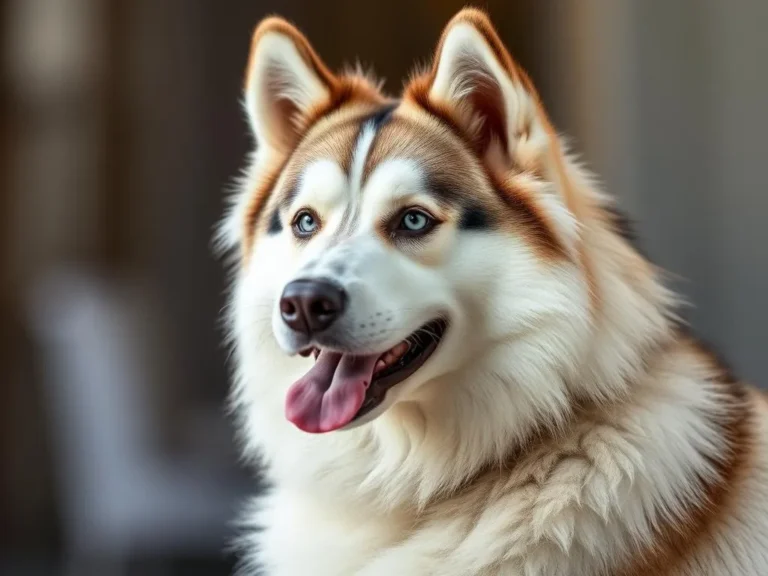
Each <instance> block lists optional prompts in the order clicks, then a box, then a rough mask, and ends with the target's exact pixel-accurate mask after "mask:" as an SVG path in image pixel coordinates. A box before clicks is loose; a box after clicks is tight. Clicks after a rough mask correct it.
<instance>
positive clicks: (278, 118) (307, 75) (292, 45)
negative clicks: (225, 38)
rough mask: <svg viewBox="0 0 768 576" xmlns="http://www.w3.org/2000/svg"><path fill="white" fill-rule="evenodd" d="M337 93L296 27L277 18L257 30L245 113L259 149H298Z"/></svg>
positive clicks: (332, 79)
mask: <svg viewBox="0 0 768 576" xmlns="http://www.w3.org/2000/svg"><path fill="white" fill-rule="evenodd" d="M337 88H338V79H337V78H336V77H335V76H334V75H333V73H331V72H330V71H329V70H328V68H327V67H326V66H325V64H324V63H323V62H322V61H321V60H320V58H319V57H318V56H317V54H315V52H314V50H312V47H311V46H310V44H309V42H308V41H307V39H306V38H305V37H304V36H303V35H302V34H301V32H299V31H298V30H297V29H296V28H295V27H294V26H292V25H291V24H289V23H288V22H287V21H285V20H283V19H281V18H276V17H270V18H266V19H265V20H263V21H262V22H261V23H260V24H259V25H258V27H257V28H256V31H255V32H254V34H253V41H252V43H251V54H250V58H249V63H248V69H247V73H246V81H245V108H246V111H247V113H248V119H249V121H250V123H251V128H252V130H253V133H254V135H255V136H256V140H257V143H258V145H259V146H260V147H261V146H266V147H269V148H272V149H274V150H276V151H281V152H282V151H285V150H288V149H290V148H291V147H292V146H294V145H295V143H296V141H297V140H298V138H299V137H300V136H301V134H302V133H303V131H304V130H306V128H307V125H308V123H309V122H310V120H311V118H312V116H313V115H314V114H315V113H316V112H317V111H318V110H320V109H322V108H324V107H326V106H327V105H328V103H329V101H330V100H331V98H332V96H333V94H334V93H335V92H336V90H337Z"/></svg>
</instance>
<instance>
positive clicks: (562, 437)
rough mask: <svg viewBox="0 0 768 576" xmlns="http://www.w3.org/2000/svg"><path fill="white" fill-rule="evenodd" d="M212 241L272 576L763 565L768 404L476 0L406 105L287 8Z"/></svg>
mask: <svg viewBox="0 0 768 576" xmlns="http://www.w3.org/2000/svg"><path fill="white" fill-rule="evenodd" d="M243 105H244V108H245V115H246V116H247V120H248V123H249V127H250V129H251V131H252V134H253V136H254V139H255V143H256V145H255V152H254V154H253V156H252V157H251V158H250V159H249V160H248V164H247V168H246V169H245V171H244V174H243V177H242V179H241V181H240V182H238V185H237V187H236V193H235V194H233V195H232V197H231V202H230V203H229V204H228V205H227V208H226V211H225V212H226V213H225V216H224V217H223V219H222V223H221V227H220V229H219V231H218V241H219V243H220V247H221V249H222V250H224V251H225V252H226V253H228V254H229V255H230V256H231V274H232V279H231V299H230V304H229V306H228V311H227V314H226V317H227V318H228V321H229V323H228V327H229V329H230V330H229V333H231V343H232V347H233V357H234V361H233V365H234V367H235V370H234V375H233V386H232V399H233V406H234V408H235V414H236V415H237V417H238V421H239V424H240V430H241V431H242V439H243V443H244V446H243V450H244V453H245V454H246V455H250V456H254V457H258V458H260V459H261V460H262V462H263V465H264V467H265V470H266V472H265V474H266V478H267V480H268V481H269V488H268V490H266V491H265V492H264V494H263V495H262V496H261V497H259V498H258V499H257V501H256V502H255V504H254V506H253V507H252V509H249V510H248V511H247V513H246V514H245V521H244V525H245V526H244V528H243V530H244V532H243V545H244V553H243V556H244V557H245V558H244V562H243V570H244V573H245V574H257V573H263V574H267V575H270V576H299V575H302V576H303V575H308V574H311V575H313V576H338V575H356V576H395V575H397V576H502V575H503V576H513V575H514V576H517V575H520V576H538V575H542V576H543V575H547V576H552V575H563V576H566V575H567V576H596V575H605V576H637V575H641V574H642V575H650V574H653V575H678V576H702V575H710V576H724V575H735V574H739V575H754V576H757V575H762V576H764V575H766V574H768V450H766V446H767V444H768V404H767V403H766V399H765V398H764V397H763V396H762V394H761V393H760V392H759V391H758V390H757V389H756V388H752V387H749V386H748V385H745V384H743V383H740V382H739V381H738V380H736V379H735V378H734V377H733V376H731V374H730V372H729V371H728V370H727V369H726V367H725V365H724V364H723V363H722V362H721V361H720V360H718V358H717V356H716V355H715V354H713V353H712V352H710V351H709V350H708V349H707V348H706V347H704V345H703V344H701V343H700V342H699V341H698V340H697V339H696V338H695V337H693V336H692V335H691V334H690V332H689V331H688V330H686V328H685V326H684V324H683V322H682V321H681V320H680V319H679V317H678V315H677V313H676V310H678V308H679V305H680V302H679V299H678V297H677V296H676V295H675V294H674V293H673V292H671V291H670V290H669V289H668V288H666V287H665V286H664V283H663V280H664V278H663V273H662V271H660V270H659V269H657V268H656V267H655V266H654V265H653V264H652V263H651V262H649V261H648V260H647V259H646V258H645V257H644V256H643V255H642V253H641V251H639V250H638V249H637V248H635V247H634V246H633V243H632V242H631V241H630V239H629V238H628V237H627V235H626V230H625V227H624V225H623V219H622V217H621V215H620V212H619V211H618V210H617V209H616V207H615V203H614V201H613V200H612V199H611V197H610V196H608V195H607V194H606V193H604V192H602V191H601V190H600V187H599V186H598V185H597V184H596V182H595V179H594V177H592V176H591V175H590V173H589V172H588V171H587V170H586V169H585V168H584V167H583V166H582V165H581V164H580V163H579V162H577V161H576V160H575V159H574V157H573V155H572V154H571V153H570V152H569V151H568V150H567V149H566V146H565V144H564V142H563V139H562V137H561V136H560V135H559V134H558V133H557V132H556V131H555V129H554V128H553V125H552V123H551V122H550V120H549V119H548V116H547V114H546V111H545V110H544V108H543V107H542V103H541V101H540V99H539V97H538V96H537V92H536V89H535V87H534V86H533V84H532V83H531V80H530V79H529V77H528V76H527V75H526V73H525V72H524V71H523V70H522V69H521V68H520V66H518V65H517V64H516V63H515V61H514V60H513V59H512V57H511V56H510V55H509V53H508V51H507V50H506V48H505V46H504V45H503V43H502V41H501V40H500V38H499V35H498V34H497V32H496V31H495V29H494V28H493V25H492V23H491V22H490V20H489V18H488V16H487V15H486V14H485V13H484V12H482V11H478V10H476V9H465V10H462V11H461V12H459V13H458V14H457V15H455V16H454V17H453V19H452V20H451V21H450V22H449V23H448V24H447V26H446V28H445V30H444V32H443V34H442V37H441V38H440V40H439V43H438V45H437V48H436V52H435V56H434V60H433V62H432V64H431V65H430V66H428V67H427V68H425V69H424V70H422V71H419V72H417V73H416V74H414V75H413V76H412V77H411V79H410V80H409V81H408V82H407V84H406V85H405V88H404V90H403V92H402V94H401V96H400V97H399V98H396V99H395V98H391V97H389V96H387V95H385V94H384V93H383V92H382V91H381V89H380V86H379V84H377V83H376V81H375V80H374V79H372V78H371V77H369V76H367V75H365V74H363V73H361V72H359V71H346V72H342V73H334V72H331V71H330V70H329V68H328V67H327V66H326V65H325V64H324V63H323V62H322V60H321V59H320V57H319V56H318V55H317V54H316V52H315V51H314V50H313V48H312V47H311V45H310V43H309V42H308V40H307V39H306V38H305V37H304V36H303V35H302V34H301V33H300V32H299V31H298V30H297V29H296V28H295V27H294V26H293V25H292V24H290V23H288V22H287V21H285V20H282V19H280V18H278V17H269V18H267V19H265V20H263V21H262V22H261V23H260V24H259V25H258V27H257V28H256V31H255V33H254V36H253V40H252V45H251V53H250V58H249V62H248V66H247V71H246V79H245V86H244V96H243Z"/></svg>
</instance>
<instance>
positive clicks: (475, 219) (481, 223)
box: [459, 206, 491, 230]
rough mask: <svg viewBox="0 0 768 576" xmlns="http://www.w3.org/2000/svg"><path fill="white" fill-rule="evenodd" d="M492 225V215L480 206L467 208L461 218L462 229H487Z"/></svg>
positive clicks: (460, 227)
mask: <svg viewBox="0 0 768 576" xmlns="http://www.w3.org/2000/svg"><path fill="white" fill-rule="evenodd" d="M490 226H491V218H490V216H489V215H488V213H487V212H486V211H485V210H484V209H482V208H480V207H479V206H472V207H467V208H465V209H464V212H463V213H462V214H461V219H460V220H459V229H460V230H486V229H487V228H490Z"/></svg>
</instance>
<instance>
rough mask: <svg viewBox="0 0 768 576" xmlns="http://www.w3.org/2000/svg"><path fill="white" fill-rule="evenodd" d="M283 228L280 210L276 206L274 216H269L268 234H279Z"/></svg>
mask: <svg viewBox="0 0 768 576" xmlns="http://www.w3.org/2000/svg"><path fill="white" fill-rule="evenodd" d="M282 230H283V223H282V222H281V221H280V211H279V210H278V209H277V208H275V209H274V210H273V211H272V216H270V218H269V228H267V234H279V233H280V232H282Z"/></svg>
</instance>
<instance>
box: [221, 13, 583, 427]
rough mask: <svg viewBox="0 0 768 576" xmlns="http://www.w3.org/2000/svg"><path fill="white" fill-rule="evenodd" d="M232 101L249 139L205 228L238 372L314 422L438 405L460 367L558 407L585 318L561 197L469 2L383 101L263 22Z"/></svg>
mask: <svg viewBox="0 0 768 576" xmlns="http://www.w3.org/2000/svg"><path fill="white" fill-rule="evenodd" d="M245 107H246V110H247V114H248V118H249V121H250V124H251V128H252V130H253V133H254V136H255V139H256V143H257V150H256V153H255V157H254V161H253V163H252V166H251V167H250V169H249V172H248V174H247V177H246V179H245V184H244V186H243V188H242V192H241V193H240V195H239V196H238V197H237V201H236V203H235V204H234V206H233V209H232V211H231V212H230V214H229V216H228V218H227V220H226V223H225V227H224V236H225V237H226V238H227V239H228V240H229V241H230V242H231V244H232V245H233V246H237V247H239V252H238V253H239V255H240V259H239V260H240V265H239V271H238V275H237V276H238V277H237V280H236V282H237V286H236V295H235V300H234V317H235V332H236V337H237V339H238V346H239V349H240V355H241V356H242V357H243V358H244V362H245V363H246V364H247V365H248V366H247V367H246V368H244V370H246V371H248V370H250V371H251V372H252V374H247V375H246V379H248V378H250V379H251V380H254V381H259V383H258V385H259V386H262V387H268V388H269V389H271V390H275V389H276V390H279V391H280V394H281V396H282V398H283V399H284V410H285V416H286V417H287V418H288V420H290V421H291V422H293V423H294V424H295V425H296V426H298V427H299V428H300V429H302V430H304V431H307V432H328V431H332V430H337V429H342V428H349V427H353V426H356V425H359V424H363V423H366V422H369V421H370V420H373V419H375V418H377V417H378V416H380V415H381V414H382V413H384V412H385V411H386V410H387V409H389V408H390V407H392V406H393V405H394V404H396V403H398V402H403V401H415V402H438V401H440V400H439V399H440V397H441V396H442V395H446V394H449V391H448V389H447V388H445V387H448V386H454V385H455V381H456V379H455V378H453V376H454V375H457V374H462V373H465V372H466V370H467V367H468V366H472V367H473V370H474V374H475V375H477V374H480V373H482V371H483V370H486V373H487V374H491V373H495V374H496V376H497V377H498V378H501V379H506V378H507V377H508V376H510V377H512V380H516V381H518V382H519V387H520V389H519V390H517V391H516V392H514V393H515V394H517V398H518V399H517V400H516V401H515V402H516V403H517V406H516V409H517V410H519V411H520V414H522V413H523V412H524V411H527V412H529V413H530V414H534V413H536V414H538V415H539V416H540V415H541V414H542V413H546V410H547V409H551V408H552V407H553V406H557V405H560V404H562V403H563V402H564V400H563V398H564V395H565V390H564V388H563V384H562V380H563V377H564V372H566V371H567V366H568V365H569V363H570V364H572V362H571V360H573V358H574V357H575V356H576V355H578V354H579V353H580V351H581V347H582V346H583V344H584V334H585V331H586V330H587V329H588V324H589V319H588V318H589V312H588V310H589V307H590V289H589V284H590V279H589V274H587V273H586V272H585V266H584V262H583V259H582V257H581V256H580V252H579V249H578V241H579V229H578V225H577V222H578V217H577V215H578V211H579V209H580V208H579V206H578V205H577V200H576V199H575V198H574V196H573V194H572V193H571V191H570V190H569V184H568V183H567V178H566V175H565V172H564V167H563V164H564V162H565V156H564V155H563V153H562V151H561V149H560V143H559V140H558V139H557V137H556V135H555V134H554V132H553V130H552V128H551V125H550V122H549V120H548V119H547V116H546V114H545V112H544V111H543V109H542V107H541V104H540V101H539V98H538V96H537V94H536V92H535V90H534V88H533V86H532V84H531V82H530V81H529V79H528V77H527V76H526V75H525V73H524V72H523V71H522V70H521V69H520V68H519V67H518V66H517V65H516V64H515V63H514V62H513V60H512V58H511V57H510V56H509V54H508V53H507V51H506V49H505V48H504V46H503V45H502V43H501V41H500V40H499V38H498V36H497V34H496V32H495V31H494V29H493V28H492V27H491V25H490V23H489V21H488V19H487V18H486V16H485V15H484V14H482V13H480V12H478V11H475V10H465V11H462V12H461V13H459V14H458V15H457V16H456V17H455V18H454V19H453V20H452V21H451V22H450V23H449V25H448V26H447V28H446V30H445V32H444V34H443V36H442V38H441V40H440V43H439V45H438V48H437V51H436V54H435V58H434V62H433V65H432V67H431V68H430V69H429V70H428V71H426V72H424V73H423V74H420V75H417V76H415V77H414V78H412V79H411V81H410V82H409V83H408V84H407V86H406V88H405V91H404V93H403V95H402V98H400V99H398V100H392V99H389V98H387V97H385V96H384V95H382V94H381V93H380V91H379V90H378V88H377V87H376V85H375V84H374V83H372V82H370V81H369V80H367V79H366V78H364V77H362V76H359V75H354V74H350V75H335V74H333V73H331V72H330V71H329V70H328V68H327V67H326V66H325V65H324V64H323V63H322V62H321V60H320V59H319V58H318V56H317V55H316V54H315V52H314V51H313V49H312V48H311V46H310V45H309V43H308V42H307V40H306V39H305V38H304V37H303V36H302V35H301V34H300V33H299V32H298V31H297V30H296V29H295V28H293V27H292V26H291V25H289V24H287V23H286V22H284V21H282V20H279V19H268V20H265V21H264V22H262V23H261V24H260V25H259V27H258V28H257V30H256V33H255V35H254V39H253V46H252V53H251V57H250V62H249V65H248V70H247V77H246V85H245ZM276 355H279V356H280V357H281V360H280V361H279V363H280V369H279V370H272V369H270V368H268V366H273V367H274V365H275V364H276V362H278V361H277V360H276V359H275V356H276ZM507 372H509V374H507ZM267 374H269V376H266V375H267ZM265 379H267V380H269V381H263V380H265ZM275 380H277V381H275ZM449 381H450V382H449ZM461 381H462V386H464V387H465V388H466V387H469V388H471V387H473V386H475V389H474V390H464V393H466V394H468V396H467V398H470V400H469V401H470V402H473V401H476V402H478V403H481V404H482V403H484V402H485V400H483V398H486V399H487V398H492V397H493V394H491V393H490V392H489V391H488V390H487V389H485V390H484V389H483V385H480V384H477V385H476V384H475V382H474V381H473V379H472V378H463V379H461ZM534 383H535V384H534ZM245 385H246V386H249V385H254V386H255V385H257V384H256V383H253V384H251V383H248V382H246V383H245ZM533 386H535V387H536V389H532V387H533ZM441 387H443V389H441ZM453 392H454V391H451V392H450V393H453ZM472 398H474V400H472ZM272 409H278V407H277V406H274V407H272ZM489 409H491V410H493V409H494V407H493V406H489ZM510 416H513V415H510ZM532 417H533V416H532Z"/></svg>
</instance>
